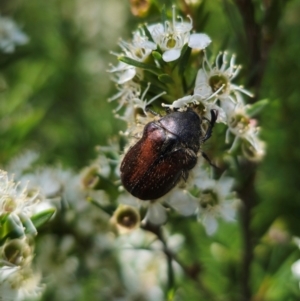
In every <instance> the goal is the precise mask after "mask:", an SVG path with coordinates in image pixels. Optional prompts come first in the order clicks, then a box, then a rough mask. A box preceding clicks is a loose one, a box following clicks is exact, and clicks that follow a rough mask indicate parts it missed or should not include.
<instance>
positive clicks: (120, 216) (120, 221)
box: [111, 205, 140, 234]
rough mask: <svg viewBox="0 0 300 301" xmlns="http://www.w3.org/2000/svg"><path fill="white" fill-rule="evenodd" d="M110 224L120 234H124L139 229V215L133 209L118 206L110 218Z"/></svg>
mask: <svg viewBox="0 0 300 301" xmlns="http://www.w3.org/2000/svg"><path fill="white" fill-rule="evenodd" d="M111 222H112V224H113V225H115V226H116V228H117V230H118V232H119V233H120V234H125V233H128V232H130V231H132V230H134V229H136V228H138V227H139V225H140V213H139V212H138V210H137V209H135V208H134V207H131V206H127V205H119V207H118V208H117V210H116V211H115V212H114V214H113V216H112V219H111Z"/></svg>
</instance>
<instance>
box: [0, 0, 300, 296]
mask: <svg viewBox="0 0 300 301" xmlns="http://www.w3.org/2000/svg"><path fill="white" fill-rule="evenodd" d="M163 2H164V1H159V3H158V2H157V3H156V4H154V5H153V6H151V8H150V11H149V15H148V16H145V18H138V17H134V16H132V14H131V12H130V3H129V1H119V0H109V1H108V0H98V1H97V0H64V1H59V0H52V1H39V0H28V1H22V0H1V2H0V12H1V14H2V15H7V16H11V17H12V18H13V19H14V20H15V21H16V22H17V23H18V24H19V25H20V26H21V28H22V30H23V31H24V32H25V33H26V34H27V35H28V36H29V38H30V41H29V43H28V44H26V45H25V46H19V47H17V49H16V51H15V52H14V53H13V54H3V53H1V54H0V146H1V147H0V166H5V165H6V164H7V163H8V162H9V160H11V159H12V158H13V157H15V156H16V155H18V154H20V153H22V152H23V151H25V150H27V149H35V150H38V151H39V152H40V153H41V157H42V161H43V163H45V164H54V163H55V164H56V163H57V162H60V163H61V164H62V165H63V166H65V167H72V168H75V169H78V170H79V169H80V168H82V167H84V166H86V165H87V164H88V163H89V162H90V161H91V160H92V159H93V158H95V156H96V152H95V146H96V145H106V144H107V141H108V139H109V138H111V137H112V136H116V135H118V131H120V130H122V129H124V128H125V124H124V123H123V122H122V121H119V120H117V119H115V118H114V117H113V113H112V110H113V109H114V108H115V107H116V106H117V104H116V103H114V102H112V103H109V102H108V101H107V99H108V98H109V97H110V96H112V95H113V94H114V93H115V92H116V91H115V87H114V84H113V83H112V82H111V81H110V74H108V73H107V69H109V62H112V63H113V64H116V63H117V61H116V58H115V56H113V55H111V54H110V51H114V52H120V50H119V48H118V45H117V43H118V39H119V38H120V37H122V38H124V39H125V40H126V39H130V37H131V31H132V30H133V29H134V28H135V27H136V26H137V25H138V24H139V23H141V22H143V21H145V20H146V21H148V22H151V21H155V22H157V21H159V20H160V15H159V14H158V10H159V6H160V5H162V3H163ZM204 2H205V3H204V5H200V6H199V5H198V6H197V5H195V8H193V6H191V7H192V8H191V12H192V13H193V14H194V24H195V28H197V30H198V31H201V32H205V33H207V34H208V35H209V36H210V37H211V38H212V40H213V44H212V46H211V47H210V50H209V51H210V52H211V53H213V54H217V53H218V52H219V51H220V50H224V49H227V50H228V52H229V53H236V55H237V63H238V64H239V63H241V64H242V65H243V69H242V71H241V73H240V75H239V77H238V78H237V79H236V83H238V84H244V85H245V87H246V88H250V90H252V91H253V92H255V94H256V96H257V98H258V99H264V98H266V99H268V100H269V104H268V105H267V106H266V107H265V109H264V110H263V111H262V112H261V114H260V115H259V124H260V127H261V136H262V138H263V140H265V141H266V144H267V155H266V158H265V160H264V161H263V162H262V163H261V164H260V165H259V167H258V173H257V178H256V188H257V191H258V192H259V203H258V204H256V206H255V207H254V208H253V210H252V213H251V217H252V223H251V229H252V231H253V242H254V244H255V245H256V248H255V256H256V260H255V262H254V263H253V265H252V269H253V273H254V277H253V279H252V282H253V283H252V287H253V290H254V291H256V292H257V294H256V297H255V299H252V300H253V301H254V300H255V301H260V300H276V301H277V300H278V301H280V300H282V301H283V300H284V301H289V300H300V294H299V292H298V288H297V284H296V280H292V277H291V275H290V266H291V264H292V263H293V261H295V260H297V259H298V258H299V257H300V252H299V251H298V250H297V248H296V247H295V246H291V244H290V243H289V241H290V237H291V236H300V223H299V221H300V184H299V183H300V177H299V173H300V171H299V170H300V151H299V149H300V130H299V129H300V118H299V114H300V84H299V80H300V58H299V54H300V35H299V33H300V1H299V0H290V1H283V0H282V1H280V0H278V1H276V0H273V1H272V0H269V1H259V0H256V1H252V2H253V3H254V4H255V8H256V10H255V11H254V14H255V20H256V21H257V26H261V33H262V35H264V39H265V41H269V42H270V43H269V47H271V48H270V52H267V53H266V54H267V57H265V61H264V62H265V63H266V65H265V66H260V65H259V64H260V63H259V64H258V65H257V64H255V63H254V62H253V60H251V58H250V56H249V49H248V44H247V37H246V35H245V32H244V31H243V25H242V24H243V18H242V17H241V15H240V14H239V12H238V10H237V8H236V7H235V4H234V2H232V1H204ZM237 2H238V1H237ZM166 3H167V5H169V6H170V5H171V3H170V2H169V1H168V2H166ZM186 3H187V2H184V1H178V3H177V5H178V7H180V8H186V6H185V5H186ZM262 3H264V5H268V3H271V4H270V5H273V6H272V10H271V11H270V12H269V13H268V14H265V13H263V12H262V11H261V6H262ZM274 3H275V4H274ZM197 7H199V9H198V10H197ZM198 16H201V18H200V17H198ZM265 24H268V26H265ZM257 43H261V40H257ZM266 45H267V44H266ZM260 67H262V68H263V69H264V67H265V69H264V73H263V74H262V73H261V75H262V80H261V81H258V84H256V85H254V84H253V82H255V80H256V79H257V76H258V75H257V74H259V73H257V68H260ZM253 76H255V77H256V78H254V79H253ZM256 82H257V81H256ZM222 139H223V138H222ZM222 143H223V141H222ZM191 223H192V222H191ZM170 228H171V230H172V231H174V232H180V233H183V234H184V235H185V237H186V244H187V246H188V248H187V250H185V251H184V252H183V254H182V258H184V260H187V261H190V260H191V258H193V257H197V256H198V252H199V250H202V249H203V248H204V249H205V250H206V251H205V250H204V251H203V252H204V255H203V252H202V255H201V256H202V257H203V258H204V260H207V261H206V263H205V265H210V266H211V269H212V268H213V267H216V269H217V270H216V271H214V272H215V274H216V275H215V274H214V273H211V275H210V277H211V278H209V277H208V278H207V279H206V280H205V281H206V282H207V283H210V286H211V287H215V290H216V292H217V291H218V290H219V289H220V290H223V289H224V288H226V289H228V290H230V291H231V292H232V294H229V296H228V298H229V299H226V298H224V299H222V300H238V297H237V295H236V294H235V293H234V291H235V287H234V284H235V282H236V281H238V280H237V279H236V278H235V277H237V270H239V269H240V267H238V268H237V267H236V262H237V258H238V257H239V256H240V254H239V250H238V246H239V245H240V243H239V241H238V238H237V242H232V241H231V240H230V239H228V237H227V238H226V233H227V234H228V233H231V234H232V233H234V234H235V235H236V236H237V237H239V236H240V235H241V234H240V233H239V230H238V229H236V227H235V228H234V227H233V226H232V225H231V226H227V228H226V227H225V230H224V231H225V232H224V233H225V234H224V233H222V234H221V233H220V234H218V235H217V236H216V237H215V238H214V240H215V242H214V244H215V245H214V247H215V248H216V249H218V250H220V249H219V247H220V246H222V247H224V246H226V248H227V251H226V252H225V253H226V254H225V253H224V254H225V255H224V256H223V255H220V256H221V257H220V261H219V262H218V263H216V262H214V261H213V260H212V259H211V258H210V259H208V257H206V255H205V252H207V249H208V247H209V248H211V247H212V241H207V238H202V237H201V242H200V241H198V240H197V239H195V237H198V236H199V237H200V236H201V235H203V236H204V234H203V233H200V234H201V235H200V234H199V232H198V228H196V227H195V225H194V224H190V223H184V224H183V223H178V224H177V225H171V226H170ZM233 228H234V229H233ZM221 229H222V227H221ZM220 232H221V231H220ZM218 246H219V247H218ZM218 254H219V253H218ZM220 254H222V252H221V253H220ZM220 266H221V270H219V268H220ZM220 274H222V275H227V277H229V278H228V279H231V281H229V280H228V279H225V278H222V279H223V280H220V279H219V278H218V277H220ZM215 277H216V278H215ZM216 279H217V280H216ZM222 281H223V282H222ZM287 282H290V283H287ZM286 285H288V286H286ZM185 286H186V288H187V290H188V291H189V292H190V295H189V299H186V300H197V296H198V295H197V289H196V288H195V287H194V288H191V287H190V286H191V284H190V283H189V282H187V283H185ZM87 287H88V286H87ZM265 287H268V289H269V293H268V294H264V292H263V290H264V288H265ZM78 300H79V299H78ZM90 300H97V298H95V299H90ZM99 300H100V299H99ZM101 300H102V299H101ZM183 300H184V299H183ZM198 300H199V299H198ZM203 300H204V299H203ZM206 300H213V299H209V298H207V299H206ZM217 300H219V299H217ZM220 300H221V299H220Z"/></svg>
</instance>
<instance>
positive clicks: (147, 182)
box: [120, 108, 218, 200]
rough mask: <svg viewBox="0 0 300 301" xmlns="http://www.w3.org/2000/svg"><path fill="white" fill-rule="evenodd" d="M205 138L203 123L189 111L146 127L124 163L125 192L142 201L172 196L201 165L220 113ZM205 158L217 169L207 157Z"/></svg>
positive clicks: (164, 117) (122, 177)
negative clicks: (199, 157)
mask: <svg viewBox="0 0 300 301" xmlns="http://www.w3.org/2000/svg"><path fill="white" fill-rule="evenodd" d="M210 113H211V120H208V119H206V118H203V119H206V120H207V121H208V122H209V126H208V129H207V130H206V133H205V134H204V135H202V131H201V124H202V119H201V118H200V117H199V115H198V114H197V113H196V112H195V111H193V110H192V109H191V108H188V109H187V110H186V111H183V112H181V111H173V112H170V113H168V114H167V115H165V116H163V117H162V118H160V119H159V120H157V121H152V122H149V123H147V124H146V125H145V127H144V131H143V135H142V138H141V139H140V140H139V141H137V143H136V144H135V145H133V146H132V147H131V148H130V149H129V150H128V152H127V153H126V154H125V156H124V158H123V161H122V163H121V167H120V171H121V181H122V184H123V186H124V188H125V189H126V190H127V191H128V192H130V193H131V194H132V195H133V196H135V197H137V198H139V199H141V200H155V199H158V198H160V197H162V196H164V195H165V194H166V193H168V192H169V191H170V190H171V189H172V188H173V187H174V186H176V184H177V183H178V182H179V180H180V179H181V178H183V179H184V180H185V181H186V180H187V178H188V175H189V170H191V169H192V168H194V167H195V165H196V163H197V153H198V152H199V149H200V145H201V144H202V143H203V142H205V141H206V140H207V139H209V138H210V137H211V135H212V130H213V127H214V124H215V122H216V120H217V116H218V114H217V113H218V112H217V111H216V110H211V111H210ZM201 153H202V156H203V157H204V158H205V159H206V160H208V162H209V163H210V164H211V165H213V164H212V163H211V162H210V160H209V158H208V157H207V156H206V154H205V153H203V152H201Z"/></svg>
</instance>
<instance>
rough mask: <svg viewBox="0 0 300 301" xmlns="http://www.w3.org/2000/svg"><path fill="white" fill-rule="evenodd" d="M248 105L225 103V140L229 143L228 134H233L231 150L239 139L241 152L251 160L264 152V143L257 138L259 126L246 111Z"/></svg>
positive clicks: (259, 156)
mask: <svg viewBox="0 0 300 301" xmlns="http://www.w3.org/2000/svg"><path fill="white" fill-rule="evenodd" d="M247 108H249V106H244V105H243V104H241V103H238V104H236V105H234V104H229V103H227V106H226V114H227V125H228V130H227V132H226V142H227V143H229V134H230V133H232V134H233V135H235V139H234V141H233V143H232V146H231V149H230V150H229V152H231V151H232V150H233V149H235V147H236V145H237V143H238V142H239V141H240V140H241V142H242V151H243V154H244V155H245V156H246V157H247V158H249V159H253V160H259V159H261V158H262V157H263V156H264V154H265V144H264V143H263V142H262V141H261V140H260V139H259V138H258V134H259V128H258V127H257V121H256V120H255V119H252V118H250V117H249V116H248V114H247V113H246V109H247Z"/></svg>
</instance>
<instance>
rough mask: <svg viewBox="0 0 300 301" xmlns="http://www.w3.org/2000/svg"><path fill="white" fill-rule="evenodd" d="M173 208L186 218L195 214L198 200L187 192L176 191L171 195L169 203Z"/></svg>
mask: <svg viewBox="0 0 300 301" xmlns="http://www.w3.org/2000/svg"><path fill="white" fill-rule="evenodd" d="M167 202H168V203H169V205H170V206H171V207H173V208H174V209H175V210H177V211H178V212H179V213H180V214H182V215H184V216H189V215H192V214H194V213H195V211H196V209H197V205H198V202H197V199H196V198H195V197H193V196H192V195H191V194H189V193H188V192H187V191H185V190H179V189H178V190H175V191H174V193H172V194H170V197H169V200H168V201H167Z"/></svg>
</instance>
